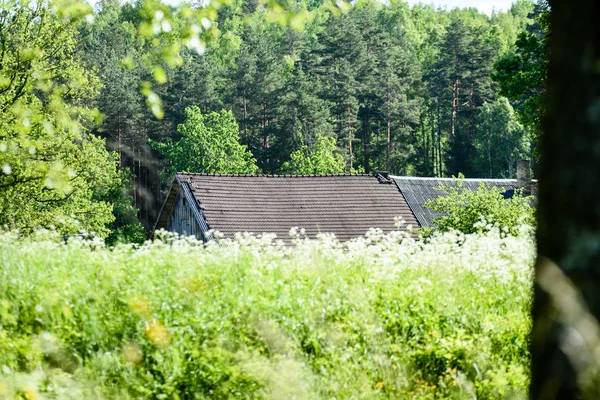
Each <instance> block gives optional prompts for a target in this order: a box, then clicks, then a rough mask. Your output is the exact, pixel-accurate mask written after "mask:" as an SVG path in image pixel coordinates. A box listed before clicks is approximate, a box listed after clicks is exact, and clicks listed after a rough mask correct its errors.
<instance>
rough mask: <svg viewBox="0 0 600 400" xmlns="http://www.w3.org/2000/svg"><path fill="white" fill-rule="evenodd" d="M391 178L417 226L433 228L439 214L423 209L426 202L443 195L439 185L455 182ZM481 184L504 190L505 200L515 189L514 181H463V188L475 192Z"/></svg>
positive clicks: (434, 179)
mask: <svg viewBox="0 0 600 400" xmlns="http://www.w3.org/2000/svg"><path fill="white" fill-rule="evenodd" d="M392 178H393V179H394V180H395V181H396V184H397V185H398V187H399V188H400V191H401V192H402V195H403V196H404V198H405V199H406V202H407V203H408V205H409V206H410V208H411V210H412V212H413V213H414V215H415V217H416V218H417V220H418V221H419V224H420V225H421V226H426V227H431V226H434V223H433V220H434V219H435V218H437V217H439V216H440V214H439V213H436V212H435V211H433V210H431V209H429V208H426V207H424V205H425V203H426V202H427V200H429V199H435V198H437V197H440V196H442V195H443V193H442V192H441V191H439V190H438V187H439V185H440V184H444V185H455V184H456V181H455V180H453V179H452V178H413V177H403V176H393V177H392ZM535 182H536V181H532V183H533V184H532V191H533V195H534V197H537V185H536V184H535ZM481 183H485V184H486V185H488V186H495V187H500V188H502V189H504V190H505V191H506V195H505V196H506V197H507V198H508V197H511V196H512V194H513V193H514V190H515V189H516V188H517V180H516V179H464V180H463V187H464V188H465V189H467V190H472V191H477V189H478V188H479V185H480V184H481Z"/></svg>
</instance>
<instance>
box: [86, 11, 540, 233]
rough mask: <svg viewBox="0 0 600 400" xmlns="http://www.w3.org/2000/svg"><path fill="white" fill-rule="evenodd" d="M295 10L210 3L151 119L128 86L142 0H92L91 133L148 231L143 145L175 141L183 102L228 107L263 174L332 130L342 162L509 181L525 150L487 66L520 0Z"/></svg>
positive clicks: (528, 147)
mask: <svg viewBox="0 0 600 400" xmlns="http://www.w3.org/2000/svg"><path fill="white" fill-rule="evenodd" d="M298 7H299V8H303V9H308V10H310V11H311V14H310V18H309V19H308V20H307V21H306V22H305V26H304V27H303V29H301V30H296V29H293V27H282V26H281V25H279V24H277V23H276V22H273V21H270V20H269V19H268V15H267V14H266V13H265V12H261V11H260V10H259V9H257V4H256V3H253V2H250V1H236V2H234V3H233V4H231V5H229V6H225V7H223V9H222V10H221V12H220V14H219V17H218V28H219V30H220V35H219V36H218V37H216V38H214V40H212V41H210V42H208V43H207V44H206V49H205V52H204V53H203V54H198V52H197V51H196V49H184V50H183V52H182V53H183V54H182V60H181V64H182V65H180V66H178V67H177V68H169V67H168V66H166V65H165V66H164V71H166V83H164V84H163V85H160V86H157V87H156V88H155V90H156V93H157V94H158V96H159V97H160V99H161V100H162V105H163V108H164V117H163V118H162V119H161V120H158V119H156V118H154V116H153V115H152V113H151V111H150V110H149V108H148V106H147V104H146V103H145V101H144V99H143V98H142V97H141V96H140V95H139V90H140V82H143V81H148V80H151V79H152V73H153V71H152V70H150V69H148V68H147V67H145V66H144V63H143V59H142V58H143V55H144V54H145V53H146V52H147V49H146V47H147V46H152V43H145V42H143V41H139V40H136V31H135V29H134V26H135V23H136V17H137V15H139V12H140V10H143V8H144V3H143V2H138V3H136V4H135V5H130V4H125V5H122V6H121V5H120V4H119V2H118V1H113V0H109V1H105V2H102V3H100V4H99V5H98V6H97V12H96V15H95V22H94V24H92V25H87V26H86V27H85V29H83V30H82V34H81V39H80V40H81V51H82V52H83V57H84V59H85V60H86V62H87V63H88V64H89V65H90V66H94V67H95V68H96V71H97V72H98V75H99V76H100V77H101V79H102V82H103V85H104V87H103V88H102V89H101V91H100V94H99V95H98V96H97V97H96V98H95V101H94V105H95V106H96V107H98V109H99V110H100V111H101V112H102V113H103V114H104V115H105V119H104V121H103V123H102V124H101V125H100V126H98V127H95V128H93V132H94V133H96V134H98V135H100V136H103V137H105V138H106V139H107V141H108V142H107V143H108V144H109V145H110V147H111V149H113V150H115V151H117V152H118V154H119V159H120V166H121V167H128V168H129V169H131V171H132V172H133V173H134V175H135V186H136V188H137V189H136V191H135V193H136V206H137V207H139V208H140V209H141V210H142V219H143V220H144V222H145V224H146V225H147V226H149V224H151V223H152V221H153V220H154V218H155V215H156V214H155V213H156V210H157V209H158V201H159V199H161V188H163V186H162V185H163V184H164V179H163V180H161V177H162V178H165V176H164V174H165V172H168V171H170V169H169V165H168V163H166V162H165V161H164V160H163V159H162V158H161V156H160V154H159V153H157V152H155V151H153V149H152V148H151V147H150V145H149V141H148V140H149V139H151V140H153V141H154V142H164V141H166V140H168V139H174V140H177V139H178V135H179V134H178V132H177V129H176V128H177V126H178V125H179V124H181V123H183V122H184V120H185V109H186V108H187V107H189V106H198V107H199V108H200V110H201V111H202V112H203V113H208V112H211V111H221V110H222V109H226V110H231V111H232V112H233V115H234V117H235V119H236V120H237V123H238V125H239V134H240V139H241V143H242V144H245V145H247V146H248V148H249V150H250V151H251V152H252V154H253V155H254V157H255V158H256V160H257V164H258V166H259V168H260V170H261V171H262V172H264V173H278V172H286V171H282V166H283V165H284V164H285V163H286V162H288V161H289V159H290V154H291V153H292V152H294V151H296V150H298V149H299V148H300V147H302V146H308V148H309V149H310V148H314V147H315V146H316V142H317V138H318V137H319V136H330V137H333V138H335V141H336V143H337V148H338V152H339V154H341V155H342V156H343V158H344V160H345V167H346V168H345V170H346V171H356V172H366V173H369V172H371V171H373V170H388V171H391V172H393V173H395V174H400V175H421V176H449V175H453V174H454V175H456V174H457V173H458V172H462V173H464V174H465V175H466V176H467V177H469V176H477V177H489V178H497V177H513V176H514V175H515V173H516V172H515V163H516V160H518V159H520V158H531V154H532V150H533V144H534V141H533V131H532V129H531V128H530V127H526V126H523V124H521V122H520V121H519V118H517V115H516V114H515V112H514V110H513V108H512V106H511V104H510V103H509V102H508V101H507V100H506V99H504V98H502V97H501V96H500V94H499V87H498V84H497V83H495V82H494V81H493V80H492V78H491V74H492V72H493V68H494V63H495V62H497V61H498V60H499V59H501V58H502V57H503V56H506V55H509V54H511V52H514V51H515V43H516V41H517V38H518V35H519V33H520V32H522V31H524V30H525V29H527V27H528V26H531V25H532V24H535V22H536V20H535V18H536V14H535V13H534V11H535V10H536V5H535V4H534V3H533V2H532V1H527V0H519V1H517V2H516V3H515V4H514V5H513V6H512V7H511V9H510V10H509V11H508V12H502V13H495V14H493V15H492V16H491V17H489V16H487V15H485V14H482V13H480V12H478V11H477V10H475V9H463V10H459V9H455V10H451V11H446V10H439V9H434V8H432V7H431V6H425V5H417V6H414V7H412V8H411V7H409V6H408V5H407V4H406V3H404V2H393V3H392V4H390V5H387V6H384V5H382V4H380V3H378V2H374V1H367V2H361V3H359V4H358V5H357V6H354V7H352V8H351V9H350V10H348V12H347V13H345V14H343V15H340V16H334V15H333V14H332V13H331V12H329V11H327V10H326V9H325V7H321V8H320V7H319V5H318V4H315V3H314V2H310V3H299V4H298ZM124 60H125V64H124Z"/></svg>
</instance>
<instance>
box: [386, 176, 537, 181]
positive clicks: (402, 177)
mask: <svg viewBox="0 0 600 400" xmlns="http://www.w3.org/2000/svg"><path fill="white" fill-rule="evenodd" d="M390 178H393V179H407V180H414V181H421V180H423V181H449V182H452V181H458V180H462V181H466V182H516V181H517V178H513V179H506V178H447V177H443V178H439V177H433V176H399V175H390ZM531 181H532V182H537V179H532V180H531Z"/></svg>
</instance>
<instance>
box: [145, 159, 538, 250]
mask: <svg viewBox="0 0 600 400" xmlns="http://www.w3.org/2000/svg"><path fill="white" fill-rule="evenodd" d="M524 171H526V172H524ZM528 171H529V165H528V164H526V165H523V166H521V168H519V172H518V177H519V178H518V179H464V180H463V183H462V185H463V188H464V189H466V190H473V191H476V190H477V189H478V188H479V186H480V185H481V184H482V183H484V184H486V185H487V186H495V187H500V188H502V189H503V190H504V196H505V197H506V198H509V197H511V196H512V195H513V194H514V192H515V189H517V188H521V189H523V192H524V193H526V194H533V195H534V197H535V195H536V194H537V186H536V181H532V180H531V179H530V176H529V172H528ZM455 184H456V182H455V181H454V180H453V179H451V178H415V177H405V176H388V175H387V173H376V174H375V175H310V176H309V175H302V176H298V175H219V174H212V175H210V174H189V173H179V174H176V175H175V179H174V180H173V184H172V185H171V188H170V190H169V194H168V196H167V199H166V201H165V203H164V205H163V208H162V210H161V212H160V214H159V217H158V220H157V222H156V225H155V229H166V230H168V231H172V232H177V233H179V234H182V235H193V236H196V237H197V238H198V239H201V240H208V239H210V238H211V235H212V232H213V231H219V232H221V233H222V234H224V235H225V236H226V237H233V236H234V235H235V233H238V232H251V233H254V234H262V233H275V234H276V235H277V237H278V238H280V239H284V240H288V239H290V236H289V231H290V229H291V228H293V227H298V228H304V230H305V232H306V235H307V236H309V237H314V236H315V235H316V234H318V233H334V234H335V235H336V237H338V238H339V239H341V240H347V239H351V238H354V237H358V236H362V235H364V234H365V233H366V232H367V231H368V230H369V228H380V229H382V230H383V231H384V232H389V231H392V230H394V229H397V228H396V225H395V217H402V219H404V221H405V222H406V224H405V226H404V229H406V227H407V226H409V225H410V226H412V227H413V228H418V227H431V226H433V225H434V224H433V221H434V219H435V218H436V217H438V216H439V215H438V214H437V213H436V212H434V211H433V210H431V209H429V208H426V207H425V203H426V202H427V201H428V200H429V199H435V198H437V197H439V196H442V195H443V193H442V192H441V191H440V190H438V188H439V186H440V185H455Z"/></svg>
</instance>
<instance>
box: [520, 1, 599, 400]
mask: <svg viewBox="0 0 600 400" xmlns="http://www.w3.org/2000/svg"><path fill="white" fill-rule="evenodd" d="M550 7H551V12H550V13H551V33H550V43H551V51H550V53H551V59H550V65H549V75H548V82H547V95H548V99H547V103H546V111H545V113H546V115H545V117H544V125H543V127H544V135H543V136H542V139H541V145H540V146H541V162H540V167H539V174H538V176H539V203H538V231H537V249H538V261H537V264H536V269H535V274H536V283H535V294H534V304H533V310H532V315H533V332H532V340H531V355H532V380H531V388H530V389H531V390H530V396H531V398H532V399H563V400H564V399H576V398H584V399H598V398H600V390H599V389H600V380H599V379H598V376H599V367H600V363H599V362H598V360H599V359H600V353H599V350H600V330H599V328H598V322H597V318H598V316H599V315H600V43H599V42H600V24H598V23H597V21H596V18H597V16H598V15H600V2H599V1H598V0H554V1H550Z"/></svg>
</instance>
